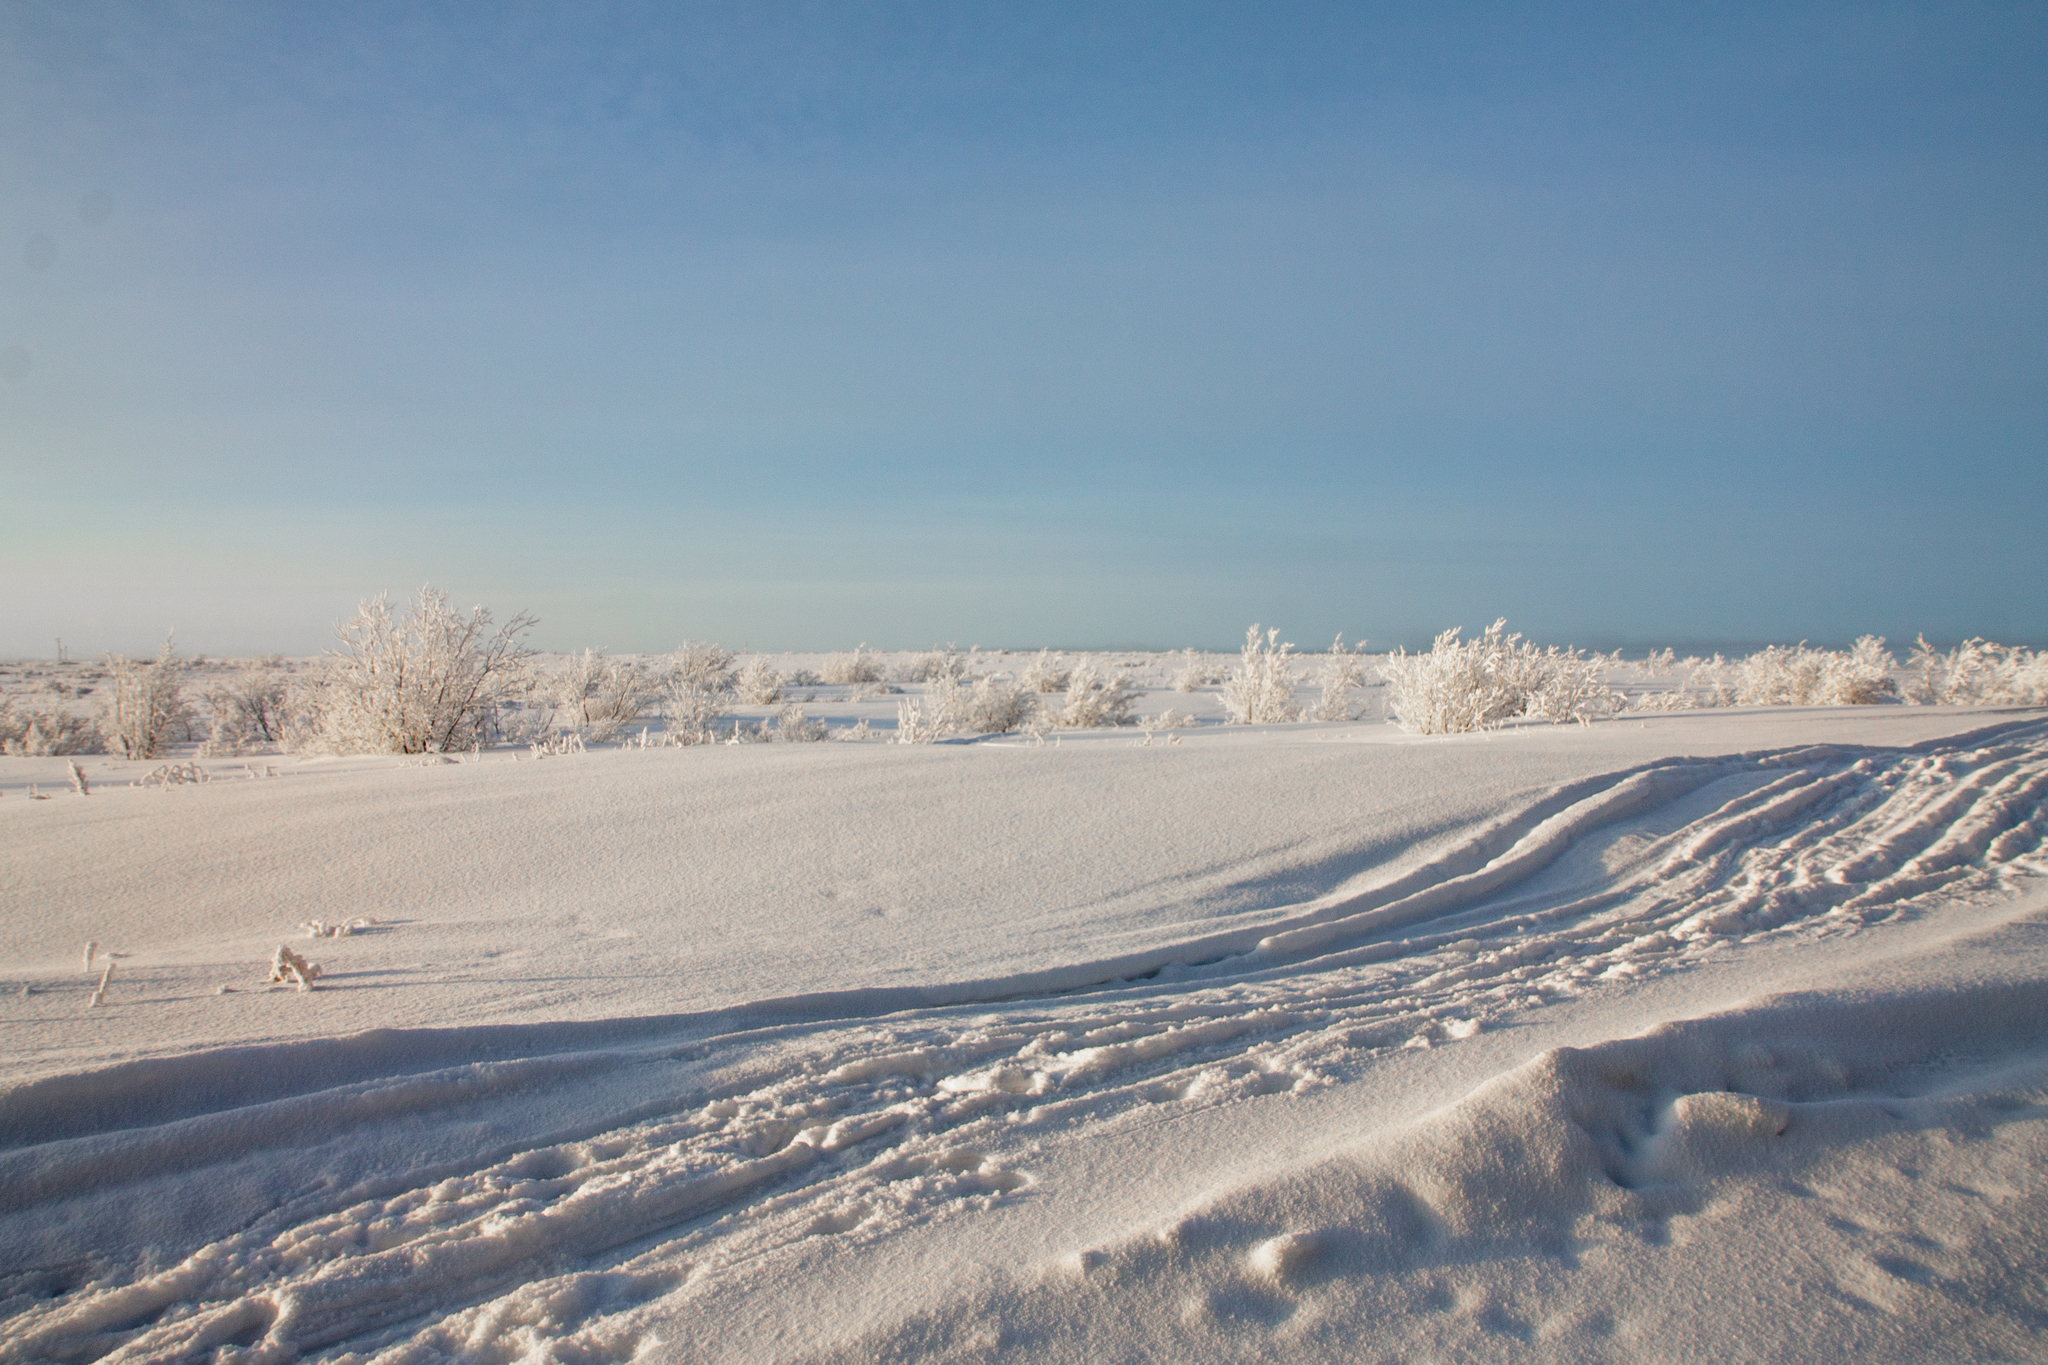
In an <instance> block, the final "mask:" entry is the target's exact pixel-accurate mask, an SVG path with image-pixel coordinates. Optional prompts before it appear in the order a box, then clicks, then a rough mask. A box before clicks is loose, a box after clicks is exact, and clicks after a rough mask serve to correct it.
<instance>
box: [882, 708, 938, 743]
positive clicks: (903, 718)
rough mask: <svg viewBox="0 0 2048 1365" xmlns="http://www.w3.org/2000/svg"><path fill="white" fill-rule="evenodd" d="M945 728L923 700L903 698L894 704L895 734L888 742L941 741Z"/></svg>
mask: <svg viewBox="0 0 2048 1365" xmlns="http://www.w3.org/2000/svg"><path fill="white" fill-rule="evenodd" d="M945 734H946V727H945V726H944V724H942V723H941V722H940V720H939V717H938V716H937V715H936V714H935V713H934V712H933V710H932V708H931V707H930V706H929V705H927V704H926V703H925V702H924V701H923V700H921V699H918V698H913V697H905V698H904V699H903V700H902V701H899V702H897V703H896V733H895V734H893V735H891V736H890V737H889V738H890V742H891V743H895V744H930V743H932V742H933V741H935V740H939V739H943V738H944V737H945Z"/></svg>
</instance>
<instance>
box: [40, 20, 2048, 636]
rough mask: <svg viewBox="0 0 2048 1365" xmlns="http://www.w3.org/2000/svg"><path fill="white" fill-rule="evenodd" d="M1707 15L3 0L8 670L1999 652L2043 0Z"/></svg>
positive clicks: (2028, 362) (2033, 576)
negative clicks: (430, 616) (886, 652)
mask: <svg viewBox="0 0 2048 1365" xmlns="http://www.w3.org/2000/svg"><path fill="white" fill-rule="evenodd" d="M1698 8H1706V7H1698ZM1710 8H1711V12H1695V11H1688V10H1681V9H1679V8H1677V7H1661V6H1620V5H1617V6H1612V7H1543V8H1539V7H1533V6H1456V5H1449V6H1430V7H1417V6H1404V7H1391V6H1390V7H1374V6H1369V5H1359V4H1348V5H1331V6H1319V5H1273V6H1258V7H1254V6H1245V5H1215V6H1204V5H1199V4H1190V3H1176V4H1171V5H1166V4H1162V5H1118V6H1105V7H1095V8H1091V7H1084V6H1079V5H1071V6H1070V5H1043V4H1038V5H1017V6H1007V7H1006V6H998V5H972V6H970V5H939V4H930V5H903V6H861V5H844V4H834V5H818V6H775V5H765V4H764V5H757V6H718V7H711V6H705V7H689V6H682V5H645V6H590V7H583V6H577V7H571V6H532V7H519V6H497V7H489V8H486V7H481V6H479V7H468V8H464V9H460V10H457V9H455V7H447V8H446V9H445V10H444V11H442V12H433V13H422V12H420V10H419V7H413V6H402V5H395V4H394V5H337V6H326V7H315V6H268V5H265V6H257V5H209V4H184V5H153V6H121V5H91V4H82V5H76V6H61V7H60V6H41V5H27V4H0V475H4V487H5V489H6V490H7V491H6V493H5V494H4V495H0V496H4V502H0V507H4V512H5V521H6V526H7V534H6V536H5V538H4V544H0V574H4V575H5V578H6V579H7V580H8V583H9V590H8V592H7V593H6V595H5V600H4V602H0V653H4V654H24V653H35V654H46V653H47V652H48V651H49V650H50V648H51V647H52V641H53V638H54V637H55V636H57V635H60V634H61V635H63V636H64V637H65V638H66V641H67V643H68V644H70V646H71V647H72V648H73V650H74V651H75V652H90V651H95V650H99V649H121V650H139V649H144V648H147V647H149V646H150V645H151V644H152V643H153V642H154V641H155V640H157V639H159V638H161V635H162V632H163V631H164V630H165V629H166V628H169V627H172V626H175V627H177V629H178V631H179V638H180V640H181V641H182V642H183V643H184V644H185V646H186V647H187V648H189V649H196V650H204V651H208V652H213V653H227V652H238V651H246V650H257V649H280V650H287V651H305V650H312V649H316V648H319V647H320V646H321V645H322V644H323V643H324V642H325V641H326V639H327V637H328V633H329V630H330V627H331V623H332V622H333V621H335V620H336V619H338V618H340V617H342V616H345V615H346V614H347V613H348V612H349V610H350V609H351V608H352V607H353V605H354V603H355V602H356V600H357V599H359V598H361V597H364V596H367V595H369V594H371V593H374V592H376V591H379V590H382V589H390V590H392V591H393V592H394V593H395V594H404V593H406V592H408V591H409V590H410V589H411V588H413V587H415V586H417V585H418V584H419V583H421V582H428V581H431V582H433V583H435V584H436V585H438V586H441V587H444V588H446V589H448V590H449V591H450V592H451V593H452V594H453V595H454V596H455V597H456V598H458V599H459V600H461V601H464V602H470V601H481V602H485V603H489V604H491V605H492V606H494V607H495V608H497V609H498V610H499V611H500V613H501V614H504V613H509V612H511V611H513V610H516V609H518V608H521V607H526V608H530V609H532V610H533V611H534V612H535V613H536V614H537V615H538V616H539V617H540V618H541V620H542V626H541V629H540V631H539V632H538V634H537V636H536V639H537V641H538V642H539V643H542V644H544V645H547V646H550V647H560V648H574V647H580V646H584V645H598V646H606V647H610V648H613V649H620V650H636V649H661V648H667V647H672V646H673V645H674V644H675V643H676V642H677V641H679V640H681V639H683V638H685V637H688V638H715V639H720V640H723V641H724V642H726V643H728V644H731V645H740V644H743V643H744V644H751V645H754V646H757V647H762V648H843V647H847V646H850V645H852V644H853V643H855V642H857V641H860V640H866V641H868V642H870V643H872V644H875V645H877V646H881V647H907V646H921V645H926V644H930V643H932V642H935V641H946V640H954V641H958V642H959V643H961V644H963V645H964V644H968V643H980V644H983V645H987V646H1000V645H1011V646H1027V645H1036V644H1040V643H1053V644H1059V645H1068V646H1087V645H1155V646H1168V647H1170V646H1178V645H1182V644H1206V645H1226V644H1228V643H1230V642H1231V641H1233V640H1234V639H1237V638H1239V637H1241V634H1242V631H1243V628H1244V626H1245V625H1246V624H1248V623H1249V622H1250V621H1252V620H1254V619H1257V620H1260V621H1264V622H1267V623H1269V624H1275V625H1278V626H1280V627H1281V628H1282V629H1283V630H1284V631H1285V632H1286V634H1287V635H1288V637H1289V638H1292V639H1295V640H1297V641H1299V642H1301V643H1302V644H1304V645H1315V646H1319V645H1321V644H1323V643H1325V642H1326V641H1327V639H1328V638H1329V636H1330V635H1331V634H1332V633H1334V632H1336V631H1338V630H1343V631H1345V632H1346V633H1347V635H1348V636H1350V637H1352V638H1356V637H1359V636H1366V637H1370V638H1371V639H1372V640H1373V641H1374V642H1375V643H1376V644H1392V643H1401V642H1405V643H1409V644H1414V643H1418V642H1423V641H1426V640H1427V638H1428V637H1429V636H1430V635H1431V634H1433V633H1434V632H1435V631H1436V630H1437V629H1440V628H1442V627H1444V626H1448V625H1454V624H1462V625H1464V626H1465V627H1466V628H1468V629H1476V628H1477V627H1479V626H1481V625H1484V624H1485V623H1486V622H1487V621H1489V620H1491V619H1492V618H1493V617H1494V616H1496V615H1502V614H1505V615H1506V616H1508V618H1509V619H1510V622H1511V624H1513V625H1514V626H1515V627H1517V628H1519V629H1523V630H1525V631H1527V632H1528V633H1530V634H1531V635H1533V636H1535V637H1536V638H1539V639H1544V640H1550V641H1555V642H1560V643H1562V642H1565V641H1576V642H1579V643H1595V644H1600V645H1613V644H1652V643H1662V642H1666V641H1672V642H1681V643H1686V642H1753V641H1762V640H1771V639H1784V640H1791V639H1797V638H1800V637H1802V636H1804V637H1811V638H1813V639H1816V640H1845V639H1847V638H1850V637H1853V636H1854V635H1857V634H1859V633H1862V632H1865V631H1876V632H1879V633H1883V634H1886V635H1889V636H1892V637H1893V638H1894V639H1901V638H1910V636H1911V635H1912V634H1913V633H1914V632H1916V631H1925V632H1927V633H1928V634H1929V636H1930V637H1934V638H1938V639H1952V638H1957V637H1960V636H1963V635H1968V634H1978V633H1984V634H1991V635H1993V636H1995V637H1998V638H2004V639H2008V640H2021V641H2031V642H2037V643H2039V642H2048V593H2044V592H2043V591H2042V585H2043V583H2044V581H2048V534H2044V533H2043V513H2044V511H2048V76H2044V74H2043V73H2044V72H2048V9H2043V8H2042V7H2040V6H2037V5H2028V4H2020V3H1987V4H1977V5H1969V4H1963V5H1913V6H1907V5H1897V6H1886V5H1868V4H1866V5H1856V6H1843V7H1807V6H1797V5H1793V6H1787V5H1756V6H1715V7H1710ZM1418 11H1420V12H1418Z"/></svg>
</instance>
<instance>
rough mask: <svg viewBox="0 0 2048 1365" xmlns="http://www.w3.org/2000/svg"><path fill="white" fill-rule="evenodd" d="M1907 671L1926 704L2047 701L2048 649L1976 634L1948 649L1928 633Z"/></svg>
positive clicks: (1910, 685) (1911, 688)
mask: <svg viewBox="0 0 2048 1365" xmlns="http://www.w3.org/2000/svg"><path fill="white" fill-rule="evenodd" d="M1906 671H1907V683H1906V692H1907V695H1908V696H1909V697H1910V698H1911V699H1912V700H1914V701H1916V702H1919V703H1920V704H1922V705H1923V706H1937V705H1938V706H2048V651H2036V650H2031V649H2022V648H2020V647H2018V646H2016V645H2001V644H1994V643H1992V642H1991V641H1989V640H1983V639H1972V640H1965V641H1963V643H1961V644H1959V645H1957V646H1956V647H1955V648H1954V649H1952V650H1950V651H1949V652H1948V653H1946V654H1943V653H1941V652H1940V651H1939V650H1937V649H1935V648H1934V647H1933V646H1932V645H1930V644H1928V643H1927V637H1926V636H1924V635H1923V636H1921V637H1920V639H1919V640H1918V641H1917V642H1916V643H1915V644H1914V646H1913V655H1912V658H1911V659H1910V660H1909V661H1908V662H1907V665H1906Z"/></svg>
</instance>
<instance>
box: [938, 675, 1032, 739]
mask: <svg viewBox="0 0 2048 1365" xmlns="http://www.w3.org/2000/svg"><path fill="white" fill-rule="evenodd" d="M1037 711H1038V699H1037V697H1036V695H1035V694H1033V693H1030V692H1025V691H1020V690H1019V689H1017V688H1015V687H1013V686H1011V685H1010V684H1009V683H1008V682H1006V681H1004V680H1003V679H1001V678H997V677H995V676H993V675H991V676H988V677H982V678H977V679H975V680H974V682H973V683H972V684H971V685H969V684H962V683H958V682H954V681H952V680H950V679H942V680H940V681H938V682H934V683H933V684H931V686H930V688H929V690H927V691H926V693H925V697H924V705H923V707H922V708H921V714H922V715H924V716H925V717H926V718H927V719H928V721H929V723H931V724H933V725H936V726H937V727H938V729H939V731H940V733H942V734H967V735H1005V734H1008V733H1010V732H1011V731H1013V730H1021V729H1023V728H1024V726H1025V725H1026V724H1027V723H1029V721H1030V720H1031V718H1032V716H1033V715H1035V714H1036V713H1037Z"/></svg>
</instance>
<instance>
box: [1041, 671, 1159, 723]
mask: <svg viewBox="0 0 2048 1365" xmlns="http://www.w3.org/2000/svg"><path fill="white" fill-rule="evenodd" d="M1137 702H1138V693H1137V689H1136V688H1135V687H1133V686H1132V684H1131V677H1130V675H1129V674H1128V673H1116V674H1113V675H1111V676H1109V677H1104V676H1103V675H1102V671H1101V670H1100V669H1098V668H1096V666H1095V665H1094V664H1092V663H1084V664H1082V665H1081V666H1080V667H1078V668H1076V669H1075V670H1074V671H1073V673H1072V674H1070V675H1069V676H1068V678H1067V701H1066V705H1065V706H1062V707H1061V708H1060V709H1059V710H1058V711H1055V712H1053V713H1052V716H1051V720H1052V723H1053V724H1054V725H1057V726H1060V727H1062V728H1063V729H1069V730H1079V729H1089V728H1093V727H1095V726H1098V725H1129V724H1130V723H1131V708H1132V707H1134V706H1136V705H1137Z"/></svg>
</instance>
